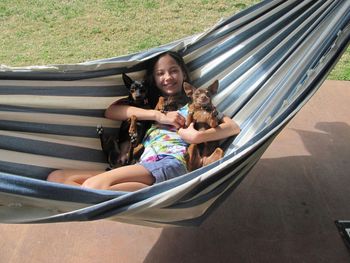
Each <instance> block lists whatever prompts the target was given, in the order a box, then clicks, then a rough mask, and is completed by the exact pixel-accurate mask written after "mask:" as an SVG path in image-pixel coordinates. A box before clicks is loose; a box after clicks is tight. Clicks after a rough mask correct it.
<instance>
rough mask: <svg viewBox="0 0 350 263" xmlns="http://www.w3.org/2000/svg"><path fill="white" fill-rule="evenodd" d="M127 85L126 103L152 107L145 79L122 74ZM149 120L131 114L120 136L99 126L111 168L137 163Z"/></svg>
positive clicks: (123, 124)
mask: <svg viewBox="0 0 350 263" xmlns="http://www.w3.org/2000/svg"><path fill="white" fill-rule="evenodd" d="M122 77H123V81H124V84H125V87H126V88H127V89H128V90H129V96H128V98H127V101H126V103H125V104H126V105H130V106H135V107H139V108H144V109H150V105H149V103H148V88H147V87H146V85H145V83H144V81H137V80H133V79H131V78H130V77H129V76H128V75H126V74H124V73H123V75H122ZM149 125H150V124H149V123H148V122H147V121H138V120H137V118H136V116H134V115H133V116H131V118H129V119H128V120H125V121H123V122H122V123H121V126H120V129H119V134H118V136H115V135H114V136H113V135H110V136H108V135H106V134H104V130H103V128H102V127H101V126H98V127H97V133H98V134H99V137H100V141H101V146H102V149H103V151H104V153H105V154H106V156H107V161H108V163H109V166H110V167H109V168H112V169H113V168H116V167H120V166H123V165H128V164H132V163H135V162H136V160H137V159H138V158H139V157H140V156H141V154H142V152H143V145H142V144H141V141H142V139H143V137H144V135H145V133H146V131H147V129H148V127H149Z"/></svg>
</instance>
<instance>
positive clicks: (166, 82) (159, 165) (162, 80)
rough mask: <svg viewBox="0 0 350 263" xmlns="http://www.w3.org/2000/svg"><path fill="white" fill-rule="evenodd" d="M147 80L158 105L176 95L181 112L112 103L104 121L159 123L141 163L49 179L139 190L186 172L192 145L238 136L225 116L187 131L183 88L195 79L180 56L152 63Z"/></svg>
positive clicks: (171, 54)
mask: <svg viewBox="0 0 350 263" xmlns="http://www.w3.org/2000/svg"><path fill="white" fill-rule="evenodd" d="M146 81H147V83H148V85H149V86H150V87H151V88H153V91H152V92H151V94H152V95H153V97H152V98H151V103H152V104H153V106H154V105H155V103H156V101H157V100H158V98H159V96H164V97H168V96H176V98H178V100H179V105H180V106H179V107H180V108H179V109H178V110H177V111H170V112H167V113H162V112H160V111H156V110H149V109H141V108H137V107H133V106H128V105H118V104H112V105H111V106H109V107H108V109H107V110H106V112H105V116H106V117H107V118H109V119H113V120H120V121H122V120H126V119H128V118H130V117H131V116H132V115H135V116H136V117H137V119H138V120H150V121H153V122H154V124H153V125H152V126H151V128H150V129H149V130H148V131H147V133H146V136H145V138H144V141H143V144H144V147H145V150H144V152H143V154H142V156H141V158H140V161H139V163H137V164H133V165H128V166H123V167H119V168H116V169H113V170H110V171H107V172H105V171H87V170H73V169H72V170H56V171H53V172H52V173H50V174H49V176H48V178H47V180H48V181H52V182H57V183H64V184H70V185H81V186H83V187H87V188H93V189H103V190H116V191H135V190H138V189H141V188H144V187H147V186H150V185H152V184H154V183H160V182H163V181H165V180H169V179H172V178H175V177H178V176H180V175H183V174H185V173H187V170H186V162H185V153H186V149H187V146H188V144H190V143H196V144H198V143H202V142H205V141H216V140H221V139H224V138H227V137H229V136H233V135H236V134H238V133H239V131H240V129H239V127H238V125H237V124H236V123H235V122H234V121H233V120H232V119H231V118H229V117H226V116H224V117H223V118H222V119H221V123H220V124H219V126H217V127H216V128H211V129H208V130H205V131H197V130H195V129H194V128H193V125H190V126H189V127H187V128H184V124H185V118H186V116H187V112H188V105H187V104H186V97H185V94H184V91H183V83H184V81H187V82H189V81H190V78H189V74H188V71H187V68H186V65H185V63H184V61H183V59H182V57H181V56H179V55H178V54H177V53H175V52H171V51H169V52H166V53H163V54H161V55H159V56H157V57H155V58H154V59H152V60H151V61H150V62H149V66H148V68H147V72H146ZM152 99H153V101H152ZM185 104H186V105H185ZM183 105H185V106H183Z"/></svg>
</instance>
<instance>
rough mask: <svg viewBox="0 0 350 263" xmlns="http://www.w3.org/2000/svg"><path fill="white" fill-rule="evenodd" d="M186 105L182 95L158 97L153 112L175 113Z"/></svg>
mask: <svg viewBox="0 0 350 263" xmlns="http://www.w3.org/2000/svg"><path fill="white" fill-rule="evenodd" d="M186 103H187V100H186V99H185V98H183V95H182V94H181V95H172V96H169V97H167V98H165V97H162V96H161V97H159V100H158V103H157V105H156V107H155V110H158V111H160V112H163V113H166V112H169V111H177V110H178V109H180V108H181V107H183V106H184V105H185V104H186Z"/></svg>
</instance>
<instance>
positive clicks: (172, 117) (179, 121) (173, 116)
mask: <svg viewBox="0 0 350 263" xmlns="http://www.w3.org/2000/svg"><path fill="white" fill-rule="evenodd" d="M159 113H160V114H159V115H158V117H157V118H156V121H157V122H159V123H162V124H168V125H173V126H175V127H176V129H179V128H181V127H183V126H184V125H185V121H186V120H185V118H184V117H183V116H182V115H181V114H180V113H178V112H177V111H169V112H167V113H161V112H159Z"/></svg>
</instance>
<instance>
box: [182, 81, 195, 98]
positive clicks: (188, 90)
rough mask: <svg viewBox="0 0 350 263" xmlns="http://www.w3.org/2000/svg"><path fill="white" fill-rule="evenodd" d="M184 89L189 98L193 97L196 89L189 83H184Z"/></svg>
mask: <svg viewBox="0 0 350 263" xmlns="http://www.w3.org/2000/svg"><path fill="white" fill-rule="evenodd" d="M183 88H184V91H185V93H186V96H187V97H192V95H193V92H194V90H195V89H196V88H195V87H193V86H192V85H191V84H190V83H188V82H184V84H183Z"/></svg>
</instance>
